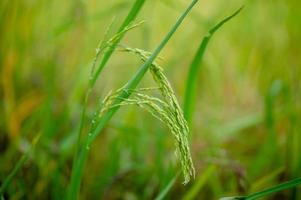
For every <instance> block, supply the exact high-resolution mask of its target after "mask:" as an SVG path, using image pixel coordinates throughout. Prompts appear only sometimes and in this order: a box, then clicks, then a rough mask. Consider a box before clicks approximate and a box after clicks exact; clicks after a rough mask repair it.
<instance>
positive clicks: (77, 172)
mask: <svg viewBox="0 0 301 200" xmlns="http://www.w3.org/2000/svg"><path fill="white" fill-rule="evenodd" d="M137 2H141V3H142V2H144V1H136V3H137ZM197 2H198V0H193V1H192V2H191V4H190V5H189V7H188V8H187V9H186V11H185V12H184V13H183V14H182V15H181V17H180V18H179V19H178V21H177V22H176V24H175V25H174V26H173V27H172V29H171V30H170V32H169V33H168V34H167V35H166V36H165V38H164V39H163V41H162V42H161V43H160V45H159V46H158V47H157V49H156V50H155V51H154V53H153V54H152V55H151V56H150V57H149V59H148V60H147V61H146V62H145V63H143V64H142V66H141V67H140V68H139V70H138V71H137V73H136V74H135V75H134V76H133V78H132V79H131V80H130V81H129V82H128V83H127V84H126V85H125V87H124V90H123V92H122V93H121V94H120V95H119V97H118V99H117V100H116V101H115V103H114V104H120V103H121V102H122V99H123V98H128V97H129V96H130V94H131V91H132V90H133V89H135V88H136V86H137V85H138V84H139V82H140V81H141V79H142V78H143V76H144V74H145V73H146V71H147V70H148V68H149V67H150V66H151V64H152V62H153V61H154V60H155V58H156V57H157V56H158V54H159V53H160V52H161V50H162V49H163V47H164V46H165V45H166V44H167V42H168V41H169V39H170V38H171V37H172V35H173V34H174V33H175V31H176V30H177V29H178V27H179V26H180V24H181V23H182V21H183V20H184V18H185V17H186V16H187V14H188V13H189V12H190V10H191V9H192V8H193V6H194V5H195V4H196V3H197ZM138 5H139V4H138ZM137 7H138V6H137ZM134 10H135V9H134ZM126 21H128V20H126ZM116 44H117V43H116ZM115 47H116V45H115ZM113 50H114V48H113ZM111 54H112V53H109V54H107V56H108V55H109V56H108V57H110V55H111ZM107 56H106V57H107ZM106 59H107V58H104V59H103V60H106ZM103 62H105V63H106V62H107V61H102V62H101V63H103ZM102 66H103V64H101V65H100V67H99V68H98V69H97V71H96V73H95V77H97V76H98V74H99V73H100V71H101V69H102V68H103V67H102ZM95 80H96V79H92V82H91V84H92V86H93V85H94V84H95ZM118 109H119V107H114V108H112V109H110V110H109V111H107V112H106V113H105V114H104V115H103V116H102V118H101V119H100V121H99V124H98V125H97V127H96V129H95V130H94V131H93V133H89V135H88V137H87V138H86V139H85V142H84V145H83V146H81V149H80V150H79V153H78V157H77V158H76V161H75V162H74V166H73V169H72V174H71V183H70V184H71V185H70V189H69V195H68V199H70V200H74V199H77V196H78V193H79V189H80V182H81V177H82V173H83V168H84V164H85V161H86V159H87V156H88V153H89V147H90V145H91V144H92V142H93V141H94V139H95V138H96V137H97V135H98V134H99V133H100V132H101V131H102V129H103V128H104V126H105V125H106V124H107V122H108V121H109V120H110V119H111V118H112V116H113V115H114V114H115V112H116V111H117V110H118Z"/></svg>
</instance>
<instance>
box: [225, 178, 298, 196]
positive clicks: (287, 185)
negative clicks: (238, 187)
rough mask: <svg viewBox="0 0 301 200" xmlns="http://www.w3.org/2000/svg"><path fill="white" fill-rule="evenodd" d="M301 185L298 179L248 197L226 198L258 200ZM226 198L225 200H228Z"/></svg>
mask: <svg viewBox="0 0 301 200" xmlns="http://www.w3.org/2000/svg"><path fill="white" fill-rule="evenodd" d="M300 184H301V178H296V179H294V180H291V181H287V182H284V183H281V184H279V185H276V186H273V187H270V188H268V189H265V190H262V191H259V192H256V193H253V194H250V195H247V196H241V197H228V198H227V197H226V198H227V199H237V200H253V199H258V198H261V197H264V196H268V195H270V194H273V193H276V192H279V191H282V190H286V189H289V188H294V187H296V186H298V185H300ZM226 198H224V199H226ZM222 199H223V198H222Z"/></svg>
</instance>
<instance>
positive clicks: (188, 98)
mask: <svg viewBox="0 0 301 200" xmlns="http://www.w3.org/2000/svg"><path fill="white" fill-rule="evenodd" d="M242 9H243V7H241V8H239V9H238V10H237V11H235V12H234V13H233V14H232V15H230V16H228V17H226V18H225V19H223V20H222V21H220V22H219V23H218V24H217V25H215V26H214V27H213V28H211V29H210V30H209V33H208V35H207V36H205V37H204V38H203V40H202V42H201V44H200V46H199V48H198V50H197V53H196V55H195V57H194V59H193V61H192V63H191V65H190V69H189V73H188V77H187V81H186V90H185V99H184V116H185V118H186V120H187V122H188V124H189V125H190V126H191V123H192V122H191V120H192V115H193V110H194V107H195V101H196V87H197V76H198V72H199V70H200V64H201V62H202V60H203V57H204V54H205V51H206V48H207V45H208V43H209V41H210V39H211V38H212V36H213V35H214V33H215V32H216V31H217V30H218V29H219V28H220V27H222V26H223V25H224V24H225V23H226V22H228V21H229V20H231V19H232V18H233V17H235V16H236V15H237V14H238V13H239V12H240V11H241V10H242Z"/></svg>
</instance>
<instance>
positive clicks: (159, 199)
mask: <svg viewBox="0 0 301 200" xmlns="http://www.w3.org/2000/svg"><path fill="white" fill-rule="evenodd" d="M178 176H179V173H178V174H177V175H175V176H174V177H173V178H172V179H171V180H170V181H169V183H168V184H167V185H166V187H165V188H164V189H163V190H162V191H161V192H160V193H159V195H158V196H157V197H156V198H155V200H163V199H165V197H166V195H167V194H168V192H169V191H170V189H171V188H172V186H173V185H174V184H175V182H176V180H177V178H178Z"/></svg>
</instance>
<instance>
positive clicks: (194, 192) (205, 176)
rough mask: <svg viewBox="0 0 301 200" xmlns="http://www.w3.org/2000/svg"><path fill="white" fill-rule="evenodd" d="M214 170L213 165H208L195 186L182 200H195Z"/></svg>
mask: <svg viewBox="0 0 301 200" xmlns="http://www.w3.org/2000/svg"><path fill="white" fill-rule="evenodd" d="M215 170H216V166H215V165H210V166H209V167H208V168H207V169H206V170H205V171H204V172H203V173H202V174H201V175H200V176H199V177H198V178H197V180H196V182H195V184H194V185H193V186H192V187H191V189H190V190H189V191H188V192H187V193H186V194H185V196H184V197H183V200H191V199H195V197H196V196H197V195H198V192H199V191H200V190H201V189H202V187H203V186H204V185H205V183H206V182H207V180H208V179H210V177H211V176H212V174H213V172H214V171H215Z"/></svg>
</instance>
